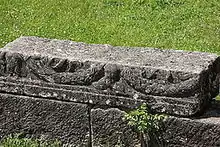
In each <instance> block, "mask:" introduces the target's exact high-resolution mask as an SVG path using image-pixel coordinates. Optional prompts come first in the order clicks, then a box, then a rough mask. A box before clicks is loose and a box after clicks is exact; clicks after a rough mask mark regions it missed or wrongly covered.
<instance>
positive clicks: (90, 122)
mask: <svg viewBox="0 0 220 147" xmlns="http://www.w3.org/2000/svg"><path fill="white" fill-rule="evenodd" d="M92 107H93V106H92V105H88V120H89V139H88V147H92V136H93V134H92V120H91V110H92Z"/></svg>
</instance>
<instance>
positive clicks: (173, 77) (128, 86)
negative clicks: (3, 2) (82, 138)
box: [0, 37, 220, 116]
mask: <svg viewBox="0 0 220 147" xmlns="http://www.w3.org/2000/svg"><path fill="white" fill-rule="evenodd" d="M219 67H220V58H219V57H217V56H216V55H214V54H208V53H199V52H184V51H174V50H159V49H148V48H126V47H112V46H109V45H88V44H84V43H76V42H71V41H62V40H50V39H42V38H37V37H21V38H19V39H17V40H15V41H14V42H12V43H9V44H8V45H7V46H6V47H5V48H3V49H1V54H0V71H1V73H0V76H2V77H13V78H16V80H18V81H19V80H23V79H26V80H32V81H41V82H42V83H51V84H54V83H56V84H58V85H59V86H60V87H61V88H62V89H63V90H66V88H67V87H71V89H74V91H75V92H76V93H77V92H78V93H79V92H80V93H81V95H83V94H85V93H86V94H88V93H92V94H93V95H94V94H95V95H96V98H97V97H98V98H99V99H102V98H106V97H109V101H110V102H111V103H113V104H115V103H117V101H116V100H117V98H118V100H119V99H121V98H122V99H123V98H124V99H126V101H123V102H122V105H125V103H127V100H128V99H129V101H131V103H132V104H130V102H129V103H128V104H127V106H129V105H135V106H136V105H138V104H139V102H143V101H144V102H146V103H147V104H148V105H149V106H151V108H152V109H153V110H154V111H156V112H165V113H169V114H172V115H182V116H191V115H195V114H197V113H200V112H202V111H203V109H204V108H205V107H206V106H207V105H208V103H209V101H210V99H211V98H214V97H215V96H216V95H217V94H218V90H219V88H218V87H219V80H218V78H219V72H220V69H219ZM44 85H48V84H44ZM41 87H42V86H41ZM43 87H44V86H43ZM45 87H46V88H48V87H47V86H45ZM45 87H44V88H45ZM73 87H74V88H73ZM49 89H51V87H50V86H49ZM67 90H69V89H68V88H67ZM38 91H39V89H38ZM32 92H33V90H32ZM32 92H29V93H28V94H27V95H29V94H30V95H32V94H33V93H32ZM87 92H88V93H87ZM44 96H45V95H44ZM99 96H100V97H101V98H100V97H99ZM55 97H56V96H55ZM88 97H89V99H87V98H88ZM59 98H60V97H59ZM82 98H84V99H87V100H83V101H86V102H87V103H92V104H93V103H94V101H96V100H93V96H85V97H83V96H79V99H82ZM91 98H92V99H91ZM111 98H113V100H112V99H111ZM61 99H62V97H61ZM110 99H111V100H110ZM109 101H107V100H105V102H107V103H106V104H110V103H109ZM103 104H104V103H101V105H103ZM106 104H104V105H106ZM117 105H118V106H120V103H118V104H117Z"/></svg>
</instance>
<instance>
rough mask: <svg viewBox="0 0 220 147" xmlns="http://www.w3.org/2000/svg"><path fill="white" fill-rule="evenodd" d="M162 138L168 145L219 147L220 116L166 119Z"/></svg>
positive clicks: (168, 146) (175, 146)
mask: <svg viewBox="0 0 220 147" xmlns="http://www.w3.org/2000/svg"><path fill="white" fill-rule="evenodd" d="M162 134H163V135H162V138H163V140H164V142H165V144H166V147H183V146H184V147H219V146H220V118H217V117H210V118H202V119H194V120H193V119H186V118H175V117H171V118H168V119H167V120H166V123H165V130H164V132H163V133H162Z"/></svg>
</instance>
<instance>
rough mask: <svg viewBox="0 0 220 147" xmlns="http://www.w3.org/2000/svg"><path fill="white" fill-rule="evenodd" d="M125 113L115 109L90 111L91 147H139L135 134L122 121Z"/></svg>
mask: <svg viewBox="0 0 220 147" xmlns="http://www.w3.org/2000/svg"><path fill="white" fill-rule="evenodd" d="M124 114H125V112H123V111H121V110H119V109H117V108H109V109H101V108H96V109H92V110H91V116H90V117H91V129H92V142H93V147H111V146H117V145H118V146H120V147H123V146H124V147H135V146H136V147H139V146H140V143H139V140H138V137H137V133H136V132H134V130H133V129H132V128H131V127H130V126H128V124H127V122H126V121H124V120H123V117H124Z"/></svg>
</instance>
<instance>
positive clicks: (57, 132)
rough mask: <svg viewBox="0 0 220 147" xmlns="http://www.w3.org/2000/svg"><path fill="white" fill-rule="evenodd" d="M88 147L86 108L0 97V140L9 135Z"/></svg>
mask: <svg viewBox="0 0 220 147" xmlns="http://www.w3.org/2000/svg"><path fill="white" fill-rule="evenodd" d="M17 133H22V134H23V135H24V137H34V138H39V139H44V140H55V139H57V140H59V141H62V142H63V143H64V144H69V145H70V144H71V145H73V146H80V147H81V146H85V147H87V146H88V143H89V120H88V107H87V105H83V104H76V103H66V102H60V101H54V100H46V99H45V100H44V99H39V98H33V97H27V96H18V95H12V94H2V93H1V94H0V140H1V139H3V138H4V137H7V136H8V135H10V134H17Z"/></svg>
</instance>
